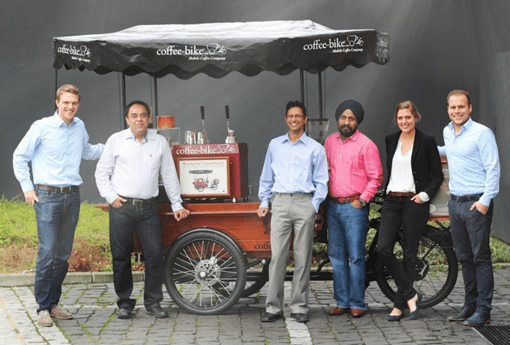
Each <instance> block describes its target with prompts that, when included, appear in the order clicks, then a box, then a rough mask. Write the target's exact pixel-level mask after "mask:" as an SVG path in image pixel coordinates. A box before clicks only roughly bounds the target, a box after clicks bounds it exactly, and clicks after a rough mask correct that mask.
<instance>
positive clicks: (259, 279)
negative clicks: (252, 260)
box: [241, 260, 270, 297]
mask: <svg viewBox="0 0 510 345" xmlns="http://www.w3.org/2000/svg"><path fill="white" fill-rule="evenodd" d="M269 261H270V260H267V261H266V263H265V264H263V267H262V272H259V271H254V270H250V269H248V271H247V274H246V285H245V286H244V291H243V293H242V294H241V297H248V296H251V295H253V294H254V293H257V292H259V291H260V289H262V288H263V287H264V285H266V283H267V280H268V279H269V276H268V271H269Z"/></svg>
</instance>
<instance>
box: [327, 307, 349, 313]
mask: <svg viewBox="0 0 510 345" xmlns="http://www.w3.org/2000/svg"><path fill="white" fill-rule="evenodd" d="M345 312H346V308H340V307H336V308H335V309H331V310H330V311H329V313H328V314H329V315H342V314H343V313H345Z"/></svg>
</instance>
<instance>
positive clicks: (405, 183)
mask: <svg viewBox="0 0 510 345" xmlns="http://www.w3.org/2000/svg"><path fill="white" fill-rule="evenodd" d="M413 146H414V144H413V145H412V146H411V149H410V150H409V152H407V154H406V155H405V156H404V155H403V154H402V142H401V141H400V140H399V141H398V144H397V149H396V150H395V154H394V155H393V160H392V165H391V176H390V182H389V183H388V187H387V192H402V193H409V192H413V193H416V185H415V184H414V178H413V168H412V166H411V156H412V152H413ZM419 195H420V198H421V200H423V202H427V201H429V199H430V198H429V196H428V195H427V193H425V192H421V193H419Z"/></svg>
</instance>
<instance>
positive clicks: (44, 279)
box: [34, 188, 80, 313]
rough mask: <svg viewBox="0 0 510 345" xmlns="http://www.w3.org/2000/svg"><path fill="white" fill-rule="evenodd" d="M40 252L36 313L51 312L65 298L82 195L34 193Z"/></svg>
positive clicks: (74, 193) (37, 269) (38, 190)
mask: <svg viewBox="0 0 510 345" xmlns="http://www.w3.org/2000/svg"><path fill="white" fill-rule="evenodd" d="M35 192H36V194H37V197H38V199H39V202H37V203H36V204H35V215H36V220H37V236H38V238H39V251H38V254H37V263H36V266H35V282H34V294H35V301H36V302H37V304H38V305H39V307H38V309H37V312H38V313H39V312H40V311H41V310H51V309H52V308H54V307H56V306H57V305H58V301H59V300H60V296H61V295H62V282H63V281H64V278H65V277H66V274H67V269H68V267H69V264H68V262H67V260H68V259H69V256H71V250H72V249H73V241H74V232H75V230H76V224H77V223H78V218H79V216H80V192H79V191H78V192H70V193H66V194H62V193H57V192H52V191H48V190H40V189H38V188H36V189H35Z"/></svg>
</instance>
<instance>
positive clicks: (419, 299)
mask: <svg viewBox="0 0 510 345" xmlns="http://www.w3.org/2000/svg"><path fill="white" fill-rule="evenodd" d="M416 295H418V301H416V309H415V310H414V311H413V312H412V313H411V314H409V320H416V319H417V318H418V313H419V312H420V303H421V300H422V298H423V295H422V294H421V293H419V292H417V293H416Z"/></svg>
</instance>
